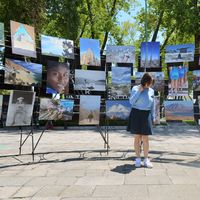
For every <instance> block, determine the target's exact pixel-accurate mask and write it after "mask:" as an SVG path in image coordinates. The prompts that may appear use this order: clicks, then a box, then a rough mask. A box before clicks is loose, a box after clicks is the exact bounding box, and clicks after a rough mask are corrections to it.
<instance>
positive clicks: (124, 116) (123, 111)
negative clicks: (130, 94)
mask: <svg viewBox="0 0 200 200" xmlns="http://www.w3.org/2000/svg"><path fill="white" fill-rule="evenodd" d="M130 111H131V104H130V103H129V100H107V101H106V116H107V119H109V120H128V117H129V114H130Z"/></svg>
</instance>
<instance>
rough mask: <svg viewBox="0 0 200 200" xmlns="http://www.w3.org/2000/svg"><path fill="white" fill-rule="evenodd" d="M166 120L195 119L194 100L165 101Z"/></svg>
mask: <svg viewBox="0 0 200 200" xmlns="http://www.w3.org/2000/svg"><path fill="white" fill-rule="evenodd" d="M164 108H165V119H166V120H194V111H193V101H164Z"/></svg>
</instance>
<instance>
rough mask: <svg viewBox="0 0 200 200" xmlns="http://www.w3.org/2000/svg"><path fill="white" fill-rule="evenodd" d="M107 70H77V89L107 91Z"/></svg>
mask: <svg viewBox="0 0 200 200" xmlns="http://www.w3.org/2000/svg"><path fill="white" fill-rule="evenodd" d="M105 77H106V75H105V71H95V70H79V69H76V70H75V88H74V89H75V90H91V91H105V85H106V81H105Z"/></svg>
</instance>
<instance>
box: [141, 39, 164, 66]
mask: <svg viewBox="0 0 200 200" xmlns="http://www.w3.org/2000/svg"><path fill="white" fill-rule="evenodd" d="M140 56H141V60H140V67H141V68H160V67H161V66H160V42H142V43H141V54H140Z"/></svg>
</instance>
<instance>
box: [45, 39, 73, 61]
mask: <svg viewBox="0 0 200 200" xmlns="http://www.w3.org/2000/svg"><path fill="white" fill-rule="evenodd" d="M41 52H42V55H47V56H55V57H65V58H68V59H74V42H73V41H72V40H67V39H63V38H58V37H52V36H47V35H41Z"/></svg>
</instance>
